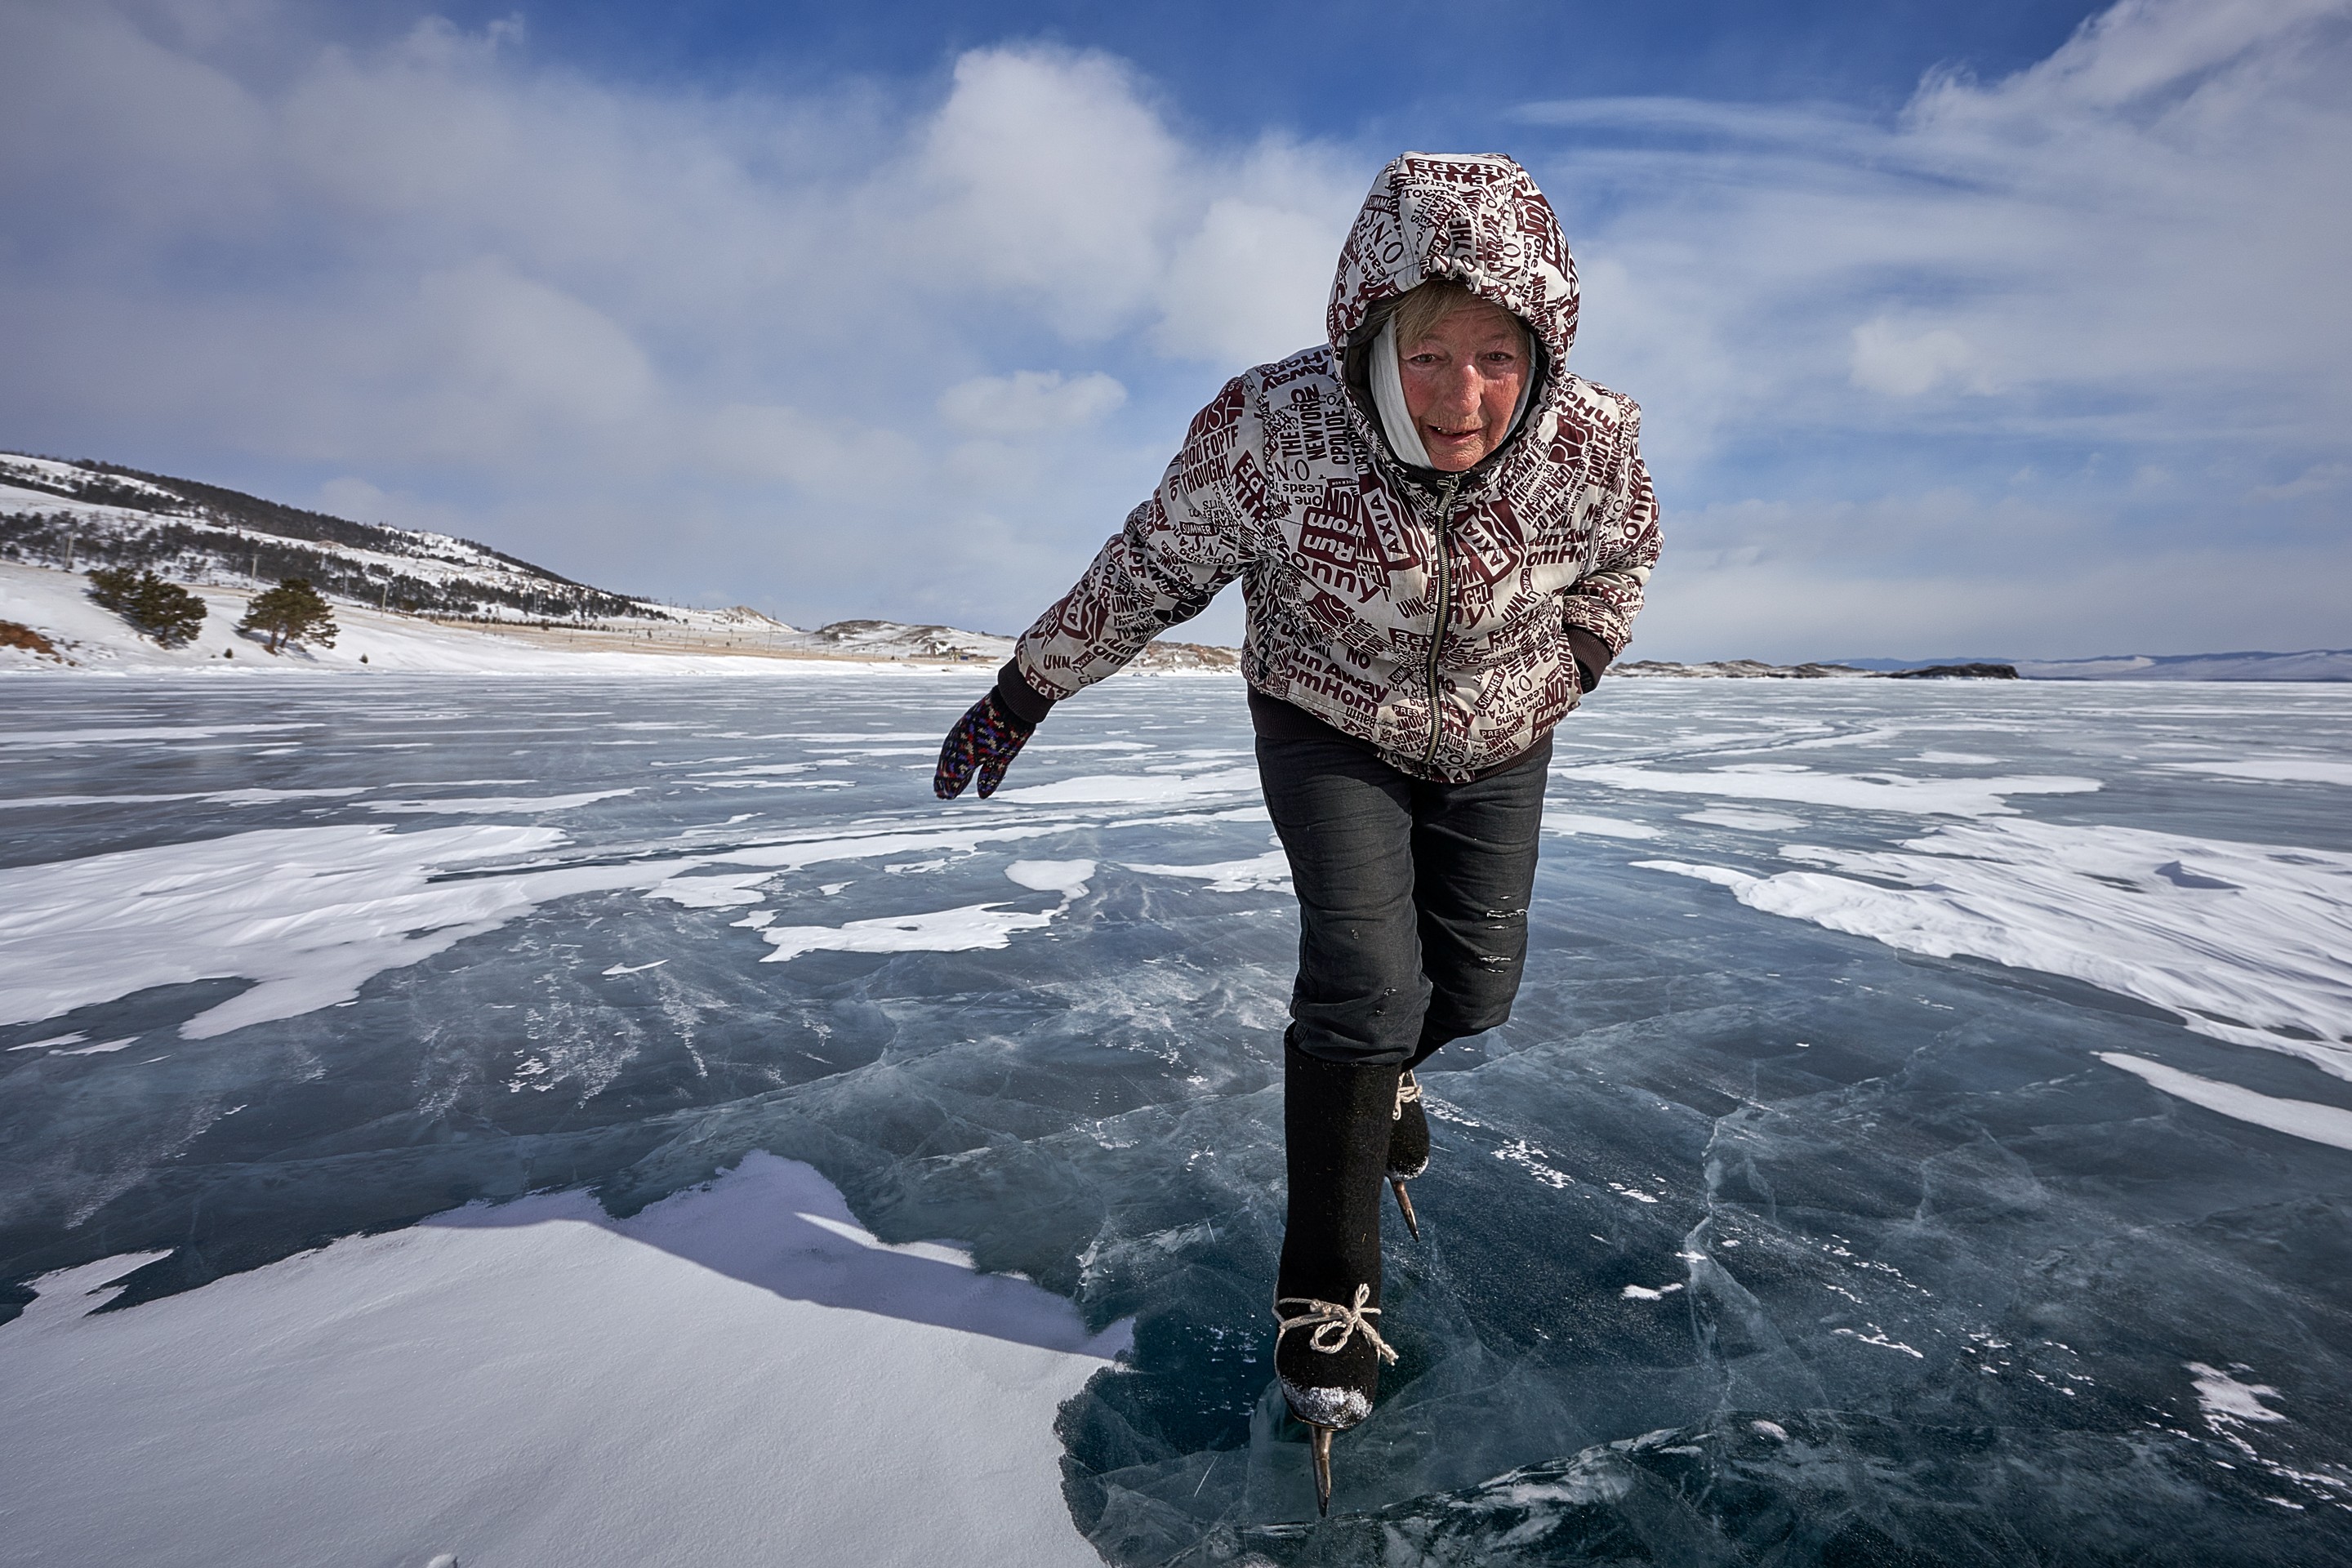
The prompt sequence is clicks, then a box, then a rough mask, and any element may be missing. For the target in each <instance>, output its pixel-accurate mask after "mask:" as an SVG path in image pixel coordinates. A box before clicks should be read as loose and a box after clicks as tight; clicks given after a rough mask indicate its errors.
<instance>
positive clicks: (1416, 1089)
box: [1389, 1073, 1421, 1121]
mask: <svg viewBox="0 0 2352 1568" xmlns="http://www.w3.org/2000/svg"><path fill="white" fill-rule="evenodd" d="M1420 1098H1421V1080H1420V1079H1417V1078H1415V1077H1413V1076H1412V1074H1411V1073H1406V1074H1405V1075H1403V1076H1402V1078H1400V1079H1397V1102H1396V1109H1395V1110H1391V1111H1390V1112H1389V1120H1390V1121H1403V1120H1404V1108H1405V1107H1406V1106H1408V1105H1411V1104H1412V1102H1413V1101H1414V1100H1419V1099H1420Z"/></svg>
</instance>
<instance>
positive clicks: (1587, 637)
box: [1565, 626, 1617, 691]
mask: <svg viewBox="0 0 2352 1568" xmlns="http://www.w3.org/2000/svg"><path fill="white" fill-rule="evenodd" d="M1565 630H1566V631H1567V633H1568V648H1569V651H1570V653H1572V654H1574V655H1575V656H1576V676H1577V682H1576V683H1577V685H1578V686H1579V687H1580V689H1583V690H1586V691H1590V690H1591V689H1593V688H1594V687H1596V686H1598V685H1600V684H1601V677H1602V676H1603V675H1605V674H1607V673H1608V671H1609V665H1610V662H1611V661H1612V659H1614V658H1616V657H1617V655H1616V652H1615V650H1614V649H1612V648H1611V647H1610V646H1609V645H1608V644H1607V643H1605V642H1603V641H1601V637H1600V636H1599V635H1598V634H1597V633H1594V632H1589V631H1587V630H1585V629H1584V628H1583V627H1582V626H1569V627H1566V628H1565Z"/></svg>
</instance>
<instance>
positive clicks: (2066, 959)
mask: <svg viewBox="0 0 2352 1568" xmlns="http://www.w3.org/2000/svg"><path fill="white" fill-rule="evenodd" d="M1781 854H1782V855H1783V856H1785V857H1786V858H1790V859H1794V860H1800V861H1804V862H1809V863H1811V864H1814V865H1820V866H1827V867H1830V868H1833V869H1834V870H1836V871H1839V872H1844V873H1848V875H1843V876H1838V875H1829V874H1825V873H1822V872H1813V871H1784V872H1781V873H1780V874H1778V875H1774V876H1761V877H1759V876H1755V875H1751V874H1749V873H1748V872H1744V871H1738V870H1734V869H1731V868H1727V867H1720V866H1694V865H1689V864H1686V863H1684V862H1680V861H1673V860H1643V861H1638V862H1636V864H1637V865H1639V866H1642V867H1645V868H1649V869H1653V870H1660V871H1669V872H1672V873H1674V874H1675V875H1676V876H1683V877H1693V878H1696V879H1699V880H1702V881H1708V882H1713V883H1716V884H1717V885H1718V886H1721V887H1725V888H1727V889H1730V890H1731V893H1732V896H1733V897H1735V898H1737V899H1738V900H1739V901H1740V902H1741V903H1743V904H1746V905H1748V907H1749V908H1751V909H1757V910H1763V911H1765V912H1766V913H1768V914H1776V915H1781V916H1785V917H1787V918H1789V919H1791V920H1805V921H1813V922H1815V923H1816V924H1819V925H1823V926H1827V927H1828V928H1829V929H1831V930H1832V931H1849V932H1852V933H1853V934H1854V935H1856V936H1866V937H1870V938H1872V939H1874V941H1878V942H1885V944H1886V945H1888V946H1889V947H1895V948H1900V949H1902V950H1903V951H1905V952H1920V953H1927V954H1929V955H1931V956H1934V957H1937V958H1952V957H1959V956H1968V957H1974V958H1983V959H1990V960H1991V961H1992V962H1994V963H2004V964H2008V965H2010V966H2011V967H2012V968H2017V969H2035V970H2041V971H2043V972H2045V973H2053V974H2063V975H2067V976H2070V977H2072V978H2074V979H2076V980H2080V981H2083V982H2084V983H2085V984H2091V985H2095V986H2098V987H2099V988H2100V989H2102V990H2105V991H2112V992H2116V993H2117V994H2121V995H2126V996H2131V997H2135V998H2137V999H2138V1000H2140V1001H2143V1002H2147V1003H2150V1004H2152V1005H2156V1006H2158V1007H2162V1008H2165V1009H2167V1010H2168V1011H2169V1012H2172V1013H2173V1014H2175V1015H2176V1016H2179V1019H2180V1021H2181V1022H2182V1023H2183V1024H2184V1025H2186V1026H2188V1027H2189V1028H2191V1029H2194V1030H2196V1031H2197V1032H2198V1033H2200V1034H2203V1035H2210V1036H2211V1037H2214V1038H2215V1039H2221V1040H2227V1041H2230V1042H2231V1043H2232V1044H2234V1045H2241V1046H2255V1047H2262V1048H2263V1049H2265V1050H2274V1051H2284V1052H2285V1053H2287V1054H2288V1055H2291V1056H2297V1057H2301V1058H2304V1059H2305V1060H2307V1061H2310V1062H2313V1063H2315V1064H2316V1065H2317V1066H2319V1067H2321V1068H2326V1070H2327V1071H2328V1072H2331V1073H2334V1074H2335V1075H2336V1076H2337V1077H2339V1078H2345V1079H2352V1044H2347V1043H2346V1042H2347V1041H2352V948H2347V944H2346V942H2345V940H2344V932H2345V931H2346V930H2347V928H2352V856H2345V855H2336V854H2326V853H2323V852H2321V851H2318V850H2308V849H2295V848H2288V847H2273V846H2268V845H2261V844H2233V843H2229V842H2225V841H2222V840H2219V839H2210V838H2190V837H2184V836H2182V835H2179V834H2170V833H2158V832H2152V831H2149V830H2147V829H2143V828H2134V827H2106V826H2069V825H2066V824H2062V823H2043V822H2012V823H1986V824H1970V825H1968V826H1951V827H1940V828H1937V829H1936V830H1935V831H1934V832H1932V833H1930V834H1928V835H1927V836H1926V837H1921V838H1914V839H1910V840H1908V841H1906V843H1905V844H1903V845H1902V846H1901V847H1900V848H1898V849H1895V850H1885V851H1869V850H1846V849H1823V848H1815V847H1808V846H1802V845H1792V846H1789V847H1785V848H1783V849H1782V850H1781ZM1864 878H1869V879H1872V880H1867V881H1865V880H1863V879H1864ZM1887 883H1895V884H1900V885H1898V886H1893V887H1889V886H1886V885H1885V884H1887Z"/></svg>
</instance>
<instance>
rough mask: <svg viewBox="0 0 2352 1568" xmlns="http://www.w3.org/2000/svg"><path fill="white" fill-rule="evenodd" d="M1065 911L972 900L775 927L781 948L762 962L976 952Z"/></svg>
mask: <svg viewBox="0 0 2352 1568" xmlns="http://www.w3.org/2000/svg"><path fill="white" fill-rule="evenodd" d="M1067 907H1068V906H1067V905H1066V904H1065V905H1064V906H1063V908H1067ZM1061 912H1062V910H1061V909H1053V910H1045V912H1044V913H1042V914H1024V913H1022V912H1021V911H1019V910H1007V909H1005V908H1004V906H1003V905H1002V904H966V905H964V906H962V907H961V908H959V909H952V910H929V911H928V912H926V913H922V914H912V915H884V916H881V917H880V918H878V919H875V920H866V921H850V922H849V923H848V924H846V925H839V926H771V927H769V928H768V929H767V930H765V931H761V933H760V935H761V937H762V938H764V939H765V940H766V941H767V942H768V943H769V944H770V945H771V946H772V947H773V948H774V949H775V950H776V951H775V952H772V953H769V954H768V955H767V956H766V957H765V958H762V959H761V961H760V962H761V963H789V962H791V961H792V960H793V959H795V958H798V957H800V956H801V955H802V954H803V953H807V952H972V951H974V950H976V949H980V948H992V947H1008V946H1010V945H1011V944H1012V942H1013V935H1014V933H1015V932H1018V931H1042V930H1043V929H1045V927H1046V926H1049V925H1052V924H1053V923H1054V920H1055V917H1056V916H1058V915H1059V914H1060V913H1061Z"/></svg>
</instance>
